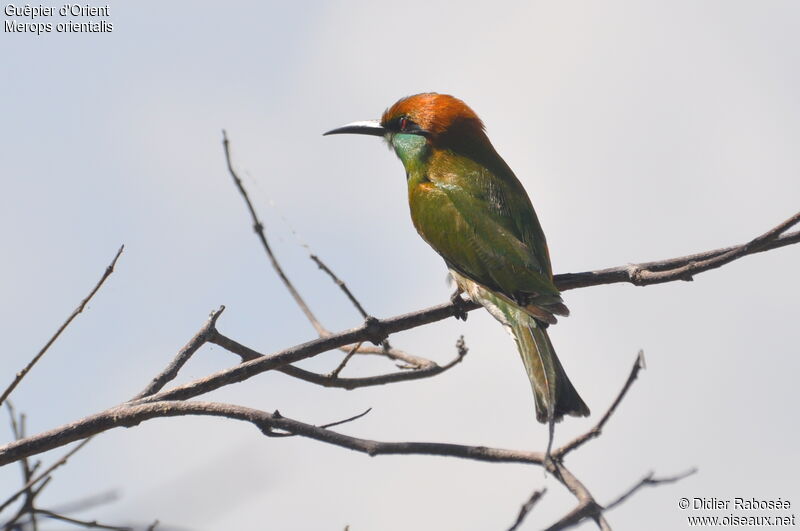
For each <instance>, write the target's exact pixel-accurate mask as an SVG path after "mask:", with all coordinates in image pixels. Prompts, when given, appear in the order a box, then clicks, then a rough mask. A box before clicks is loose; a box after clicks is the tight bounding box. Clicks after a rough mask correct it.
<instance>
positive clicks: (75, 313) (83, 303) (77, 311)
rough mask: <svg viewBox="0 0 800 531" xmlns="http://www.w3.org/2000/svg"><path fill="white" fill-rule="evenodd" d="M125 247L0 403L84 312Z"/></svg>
mask: <svg viewBox="0 0 800 531" xmlns="http://www.w3.org/2000/svg"><path fill="white" fill-rule="evenodd" d="M124 248H125V246H124V245H123V246H121V247H120V248H119V250H118V251H117V254H116V255H114V259H113V260H111V263H110V264H109V265H108V267H106V270H105V271H104V272H103V276H102V277H100V281H99V282H98V283H97V284H96V285H95V286H94V288H92V291H90V292H89V295H87V296H86V298H84V299H83V300H82V301H81V303H80V304H79V305H78V307H77V308H75V310H73V312H72V313H71V314H70V316H69V317H67V320H66V321H64V323H63V324H62V325H61V326H60V327H59V328H58V330H56V333H55V334H53V337H51V338H50V340H49V341H48V342H47V343H46V344H45V346H44V347H42V349H41V350H40V351H39V353H38V354H36V355H35V356H34V357H33V359H32V360H31V361H29V362H28V364H27V365H26V366H25V368H24V369H22V370H21V371H19V372H18V373H17V374H16V376H15V377H14V380H13V381H12V382H11V384H10V385H9V386H8V387H7V388H6V390H5V391H3V394H2V395H0V405H2V404H3V402H5V401H6V399H7V398H8V395H10V394H11V393H12V392H13V391H14V389H15V388H16V387H17V385H19V383H20V382H21V381H22V379H23V378H25V375H27V374H28V373H29V372H30V370H31V369H32V368H33V366H34V365H36V363H37V362H38V361H39V360H40V359H42V356H44V354H45V352H47V349H49V348H50V345H52V344H53V343H55V341H56V339H58V336H60V335H61V332H63V331H64V330H66V328H67V327H68V326H69V324H70V323H71V322H72V320H73V319H75V318H76V317H77V316H78V314H80V313H81V312H83V309H84V308H85V307H86V305H87V304H88V303H89V301H90V300H92V297H94V294H95V293H97V291H98V290H99V289H100V287H101V286H102V285H103V283H104V282H105V281H106V279H107V278H108V277H109V276H111V273H113V272H114V266H115V265H116V263H117V259H118V258H119V256H120V255H121V254H122V250H123V249H124Z"/></svg>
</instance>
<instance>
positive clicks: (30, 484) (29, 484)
mask: <svg viewBox="0 0 800 531" xmlns="http://www.w3.org/2000/svg"><path fill="white" fill-rule="evenodd" d="M91 440H92V438H91V437H89V438H88V439H84V440H82V441H81V442H80V443H79V444H77V445H75V447H74V448H73V449H71V450H70V451H69V452H67V453H66V454H64V456H63V457H61V458H60V459H59V460H58V461H56V462H55V463H53V464H52V465H50V466H49V467H47V469H45V470H44V471H43V472H41V473H40V474H39V475H37V476H36V477H34V478H32V479H30V480H29V481H28V482H27V483H25V485H23V486H22V488H21V489H19V490H18V491H17V492H15V493H14V494H12V495H11V496H9V497H8V499H7V500H6V501H4V502H3V503H2V504H0V512H2V511H3V510H5V508H6V507H8V506H9V505H11V504H12V503H14V501H16V500H17V498H19V497H20V496H22V495H23V494H24V493H25V491H26V490H27V489H29V488H31V487H33V486H34V485H36V484H37V483H39V482H40V481H42V480H43V479H46V478H48V477H50V475H51V474H52V473H53V472H54V471H55V470H56V469H57V468H59V467H61V466H63V465H65V464H66V463H67V461H68V460H69V458H70V457H72V456H73V455H75V453H76V452H78V451H79V450H80V449H81V448H83V447H84V446H86V445H87V444H89V441H91Z"/></svg>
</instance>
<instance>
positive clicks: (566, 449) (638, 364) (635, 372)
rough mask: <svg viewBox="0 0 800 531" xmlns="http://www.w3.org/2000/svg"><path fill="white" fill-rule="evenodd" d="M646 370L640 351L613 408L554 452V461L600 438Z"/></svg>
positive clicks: (642, 352) (642, 354)
mask: <svg viewBox="0 0 800 531" xmlns="http://www.w3.org/2000/svg"><path fill="white" fill-rule="evenodd" d="M644 368H645V364H644V351H642V350H640V351H639V354H637V356H636V360H635V361H634V362H633V367H632V368H631V372H630V374H629V375H628V379H627V380H626V381H625V385H623V386H622V389H621V390H620V392H619V394H617V398H616V399H614V402H612V404H611V406H610V407H609V408H608V410H607V411H606V412H605V414H604V415H603V416H602V417H601V418H600V421H599V422H598V423H597V424H595V426H594V427H593V428H592V429H590V430H589V431H587V432H586V433H584V434H582V435H579V436H578V437H576V438H575V439H573V440H572V441H570V442H568V443H567V444H565V445H564V446H562V447H561V448H558V449H557V450H556V451H554V452H553V458H554V459H563V458H564V456H565V455H567V454H568V453H570V452H571V451H572V450H575V449H576V448H578V447H579V446H581V445H582V444H583V443H585V442H586V441H589V440H591V439H594V438H596V437H599V436H600V433H601V432H602V431H603V426H605V425H606V422H608V419H610V418H611V415H613V414H614V412H615V411H616V410H617V406H619V404H620V402H622V399H623V398H625V395H626V394H627V393H628V390H629V389H630V388H631V385H633V382H634V381H635V380H636V378H637V377H638V376H639V371H640V370H642V369H644Z"/></svg>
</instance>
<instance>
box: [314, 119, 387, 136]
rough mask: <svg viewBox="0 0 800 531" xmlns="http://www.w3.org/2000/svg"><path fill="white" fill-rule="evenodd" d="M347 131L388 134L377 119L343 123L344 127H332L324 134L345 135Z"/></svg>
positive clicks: (378, 134)
mask: <svg viewBox="0 0 800 531" xmlns="http://www.w3.org/2000/svg"><path fill="white" fill-rule="evenodd" d="M347 133H351V134H356V135H373V136H383V135H385V134H386V129H384V127H383V126H382V125H381V124H380V122H378V121H377V120H366V121H363V122H353V123H351V124H347V125H343V126H342V127H337V128H336V129H331V130H330V131H328V132H327V133H323V136H327V135H343V134H347Z"/></svg>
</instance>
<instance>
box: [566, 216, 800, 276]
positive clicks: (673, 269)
mask: <svg viewBox="0 0 800 531" xmlns="http://www.w3.org/2000/svg"><path fill="white" fill-rule="evenodd" d="M798 223H800V212H798V213H797V214H795V215H794V216H792V217H790V218H789V219H787V220H785V221H784V222H782V223H781V224H780V225H778V226H776V227H775V228H773V229H771V230H769V231H767V232H765V233H764V234H762V235H761V236H758V237H756V238H754V239H752V240H750V241H749V242H747V243H744V244H742V245H735V246H733V247H725V248H722V249H714V250H712V251H705V252H702V253H697V254H692V255H688V256H681V257H678V258H670V259H667V260H661V261H657V262H642V263H639V264H630V265H627V266H619V267H611V268H608V269H600V270H597V271H586V272H583V273H566V274H561V275H556V276H555V283H556V286H558V289H560V290H561V291H566V290H568V289H575V288H585V287H589V286H600V285H603V284H615V283H618V282H628V283H630V284H634V285H636V286H649V285H652V284H663V283H664V282H673V281H675V280H685V281H691V280H693V277H694V275H697V274H698V273H702V272H704V271H709V270H711V269H716V268H718V267H721V266H723V265H725V264H728V263H730V262H733V261H734V260H738V259H739V258H742V257H744V256H747V255H750V254H755V253H762V252H764V251H769V250H771V249H777V248H779V247H784V246H786V245H791V244H794V243H798V242H800V231H794V232H790V233H788V234H786V233H785V232H786V231H787V230H788V229H790V228H791V227H793V226H794V225H797V224H798Z"/></svg>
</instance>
